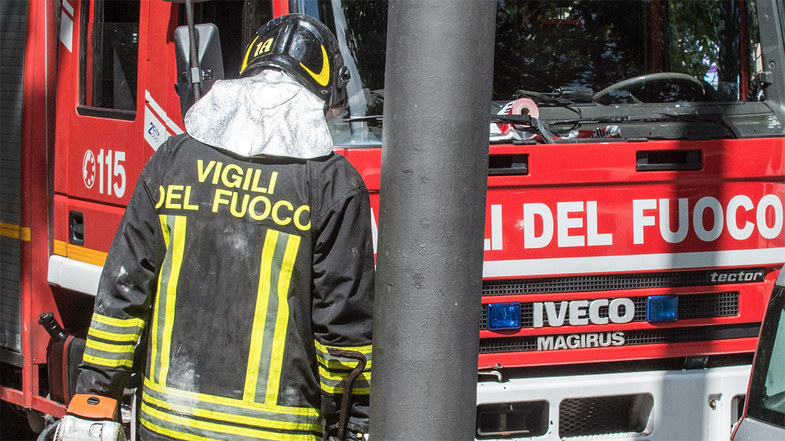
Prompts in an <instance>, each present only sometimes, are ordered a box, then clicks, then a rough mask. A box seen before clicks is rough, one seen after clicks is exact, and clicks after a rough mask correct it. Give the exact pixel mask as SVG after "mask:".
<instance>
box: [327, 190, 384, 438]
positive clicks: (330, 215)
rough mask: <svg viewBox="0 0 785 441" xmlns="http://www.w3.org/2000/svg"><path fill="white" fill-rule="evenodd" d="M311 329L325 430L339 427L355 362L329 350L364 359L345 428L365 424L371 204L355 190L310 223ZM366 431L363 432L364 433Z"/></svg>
mask: <svg viewBox="0 0 785 441" xmlns="http://www.w3.org/2000/svg"><path fill="white" fill-rule="evenodd" d="M314 222H315V224H314V226H315V228H316V231H315V233H316V243H315V248H314V264H313V265H314V274H315V279H314V294H313V329H314V338H315V346H316V353H317V359H318V363H319V377H320V381H321V389H322V397H323V400H322V401H323V405H322V411H323V414H324V416H325V418H327V422H328V428H329V427H330V426H331V425H335V424H337V419H338V413H339V411H340V406H341V395H342V393H343V390H344V384H345V382H346V379H347V377H349V375H350V374H351V372H352V370H353V369H354V368H355V367H356V366H357V365H358V361H357V360H356V359H352V358H347V357H340V356H334V355H330V354H329V351H328V348H338V349H342V350H347V351H355V352H359V353H361V354H362V355H363V356H364V357H365V358H366V360H367V362H366V366H365V368H364V369H363V372H362V373H361V374H360V375H359V376H357V378H356V379H355V380H354V382H353V384H352V405H351V406H350V407H349V409H350V410H351V418H350V419H349V426H350V427H349V429H350V430H352V428H353V427H357V428H358V429H361V428H362V426H363V425H365V426H367V405H368V397H369V394H370V380H371V365H372V360H371V336H372V327H373V294H374V292H373V291H374V263H373V242H372V236H371V218H370V202H369V198H368V192H367V189H366V188H365V187H364V186H361V187H359V188H356V189H354V190H352V191H350V192H349V193H347V194H346V195H344V196H343V197H341V198H340V199H338V200H337V201H335V202H334V203H332V204H330V205H329V207H328V209H327V210H326V211H324V212H322V213H319V214H318V215H317V217H316V218H315V219H314ZM366 430H367V429H366Z"/></svg>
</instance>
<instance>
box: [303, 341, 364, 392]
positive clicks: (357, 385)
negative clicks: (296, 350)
mask: <svg viewBox="0 0 785 441" xmlns="http://www.w3.org/2000/svg"><path fill="white" fill-rule="evenodd" d="M314 346H315V347H316V358H317V361H318V362H319V383H320V386H321V389H322V391H324V392H326V393H329V394H342V393H343V389H344V387H343V386H344V383H345V382H346V379H347V378H348V377H349V374H351V372H352V370H354V369H355V368H356V367H357V364H358V363H359V361H358V360H355V359H351V358H345V357H335V356H332V355H330V354H329V353H328V352H327V347H328V345H324V344H321V343H319V342H318V341H314ZM329 347H335V348H338V349H343V350H348V351H355V352H360V353H361V354H363V355H364V356H365V358H366V360H367V363H366V365H365V368H364V369H363V371H362V373H360V375H358V376H357V378H356V379H355V380H354V383H353V384H352V393H353V394H356V395H368V394H369V393H370V390H371V389H370V387H371V349H372V346H371V345H366V346H333V345H330V346H329Z"/></svg>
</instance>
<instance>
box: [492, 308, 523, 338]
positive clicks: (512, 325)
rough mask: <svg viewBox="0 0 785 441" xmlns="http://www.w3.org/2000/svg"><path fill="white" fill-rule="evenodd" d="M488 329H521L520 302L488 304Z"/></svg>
mask: <svg viewBox="0 0 785 441" xmlns="http://www.w3.org/2000/svg"><path fill="white" fill-rule="evenodd" d="M488 329H489V330H491V331H501V330H504V329H521V304H520V303H491V304H489V305H488Z"/></svg>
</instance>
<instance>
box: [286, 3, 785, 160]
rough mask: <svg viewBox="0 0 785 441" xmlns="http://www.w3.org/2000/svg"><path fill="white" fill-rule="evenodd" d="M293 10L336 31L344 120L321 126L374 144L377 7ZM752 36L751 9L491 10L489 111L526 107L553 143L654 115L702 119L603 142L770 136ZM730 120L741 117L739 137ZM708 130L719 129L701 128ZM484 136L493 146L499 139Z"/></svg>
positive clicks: (516, 6) (380, 24)
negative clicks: (347, 74)
mask: <svg viewBox="0 0 785 441" xmlns="http://www.w3.org/2000/svg"><path fill="white" fill-rule="evenodd" d="M300 7H301V9H302V10H303V12H305V13H308V14H311V15H314V16H317V17H318V18H320V19H321V20H322V21H324V22H325V23H326V24H327V25H328V26H329V27H330V28H331V29H332V30H333V31H334V32H335V34H336V36H337V37H338V40H339V42H340V44H341V47H342V53H343V56H344V59H345V60H346V63H347V65H348V67H349V69H350V71H351V74H352V79H351V82H350V83H349V85H348V96H349V103H348V106H347V111H346V112H345V114H344V118H343V120H341V119H336V120H333V121H331V123H330V125H331V130H332V133H333V137H334V141H335V143H336V145H373V144H379V143H381V128H380V125H381V121H380V119H381V118H378V119H376V120H375V119H373V118H370V117H372V116H379V115H382V110H383V102H384V60H385V45H386V35H385V32H384V30H385V29H387V20H386V14H387V2H386V1H382V0H376V1H366V0H332V1H331V2H327V1H301V5H300ZM759 35H760V32H759V25H758V17H757V12H756V8H755V2H754V1H748V2H743V1H730V0H728V1H715V0H686V1H676V0H646V1H626V0H625V1H609V0H602V1H597V0H592V1H584V0H572V1H537V2H532V1H519V0H499V1H498V2H497V17H496V40H495V42H496V43H495V44H496V46H495V49H494V75H493V97H492V99H493V107H492V109H491V111H492V113H494V114H498V113H507V112H509V108H510V103H512V102H513V101H514V100H516V99H518V98H525V99H528V100H531V102H532V103H533V104H534V105H536V106H537V112H538V114H539V119H540V120H541V121H543V122H545V123H546V124H547V125H548V127H549V129H550V130H551V132H552V133H553V135H554V137H556V138H560V139H568V138H569V137H570V136H573V135H571V133H573V134H574V133H578V132H579V131H580V130H578V131H576V129H590V130H592V131H596V129H597V128H603V129H604V128H606V126H607V125H608V124H606V123H605V122H604V119H603V118H606V119H607V117H614V118H616V119H618V117H620V116H630V115H635V116H639V117H641V116H649V115H652V114H657V115H662V114H667V115H669V116H671V115H676V116H678V115H691V116H695V115H697V116H699V117H700V118H697V119H696V120H693V121H692V122H690V121H685V120H684V119H674V120H673V124H675V125H678V126H679V127H680V129H677V130H674V129H673V127H668V128H665V129H663V130H650V127H647V128H643V127H642V126H643V124H640V123H639V122H638V123H634V122H633V123H631V124H628V125H625V124H618V126H619V127H614V128H613V129H612V130H610V129H609V130H607V131H605V132H603V133H606V134H607V136H623V137H636V138H637V137H642V138H647V139H658V138H662V139H710V138H724V137H727V138H730V137H738V136H741V137H746V136H762V135H763V136H766V135H774V134H777V135H779V134H781V127H780V123H779V121H778V120H777V119H776V116H775V115H774V113H773V112H771V111H770V110H769V109H768V108H767V106H766V105H765V96H766V94H765V90H764V86H765V83H764V82H763V81H762V80H761V79H760V77H761V76H760V75H759V74H760V72H762V71H763V66H762V61H761V44H760V36H759ZM505 106H507V107H505ZM706 116H710V117H709V118H706ZM744 118H746V119H744ZM736 119H743V121H741V120H740V121H741V122H743V124H739V127H738V130H735V129H736V127H733V126H734V124H735V123H736V121H735V120H736ZM576 120H577V121H578V122H576ZM638 120H639V119H638ZM712 120H714V121H718V122H720V121H721V122H722V124H720V123H718V124H714V125H712V124H706V122H707V121H709V122H710V121H712ZM564 121H568V122H564ZM728 123H730V126H731V127H732V128H733V130H730V129H728V126H729V124H728ZM649 125H651V124H649ZM667 125H668V124H667V123H666V124H659V125H658V127H664V126H667ZM691 125H694V126H696V127H700V128H696V127H688V126H691ZM493 126H496V125H493ZM493 126H492V130H491V131H492V137H493V136H494V135H496V136H500V135H502V134H503V133H502V132H501V131H499V132H498V133H495V130H496V129H498V127H496V128H494V127H493ZM770 126H774V128H771V127H770ZM750 127H754V128H750ZM761 127H769V128H770V129H771V133H768V132H766V130H760V129H761Z"/></svg>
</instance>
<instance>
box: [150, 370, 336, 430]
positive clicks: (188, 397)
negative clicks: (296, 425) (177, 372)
mask: <svg viewBox="0 0 785 441" xmlns="http://www.w3.org/2000/svg"><path fill="white" fill-rule="evenodd" d="M144 387H145V392H147V393H149V394H150V395H151V396H154V397H155V398H158V399H161V400H165V401H168V402H182V403H186V404H187V403H191V404H193V403H200V405H203V406H205V407H206V406H210V408H212V409H213V410H219V411H225V412H246V413H244V415H253V413H247V412H257V413H258V412H263V413H265V414H267V416H266V417H267V418H275V414H279V415H282V416H285V417H292V416H294V417H297V418H298V419H301V420H303V421H310V422H314V423H316V422H319V421H320V418H321V417H320V413H319V411H318V410H317V409H314V408H311V407H286V406H277V405H269V404H264V403H255V402H247V401H243V400H238V399H234V398H228V397H220V396H217V395H209V394H204V393H199V392H191V391H185V390H181V389H175V388H172V387H168V386H162V385H160V384H157V383H155V382H153V381H151V380H150V378H145V380H144ZM222 409H223V410H222Z"/></svg>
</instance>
